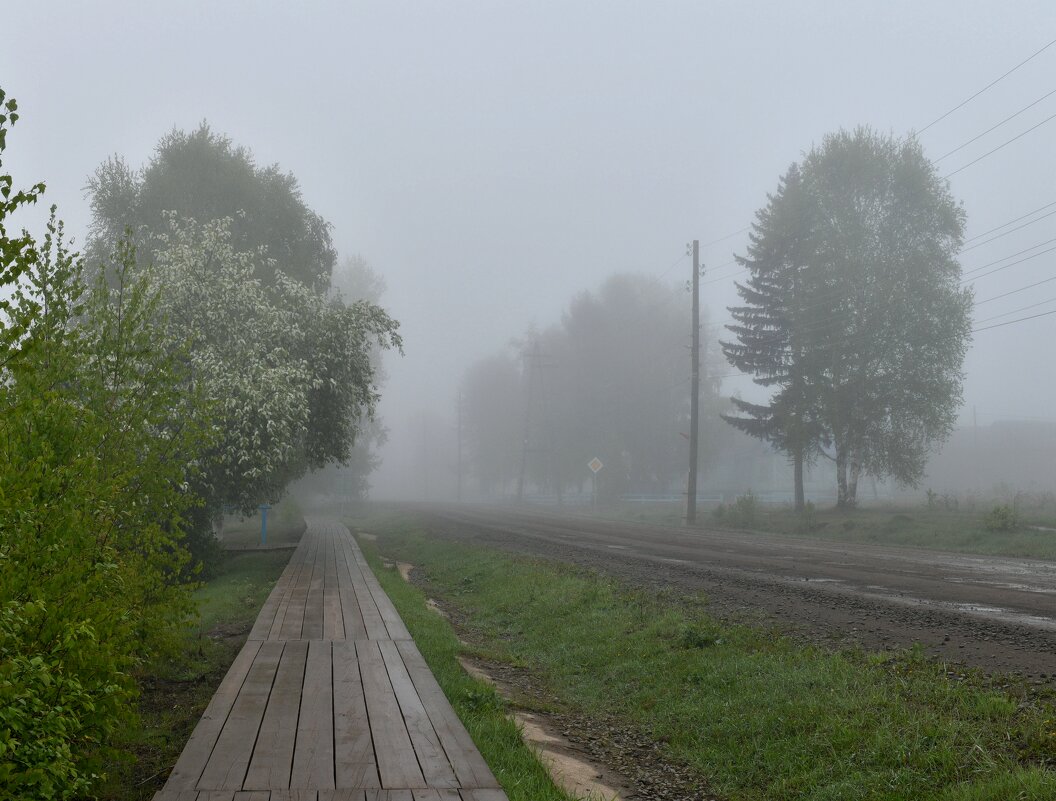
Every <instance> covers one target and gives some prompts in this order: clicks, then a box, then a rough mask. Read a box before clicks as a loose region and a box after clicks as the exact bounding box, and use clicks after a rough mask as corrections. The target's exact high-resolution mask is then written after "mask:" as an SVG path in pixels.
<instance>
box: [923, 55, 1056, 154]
mask: <svg viewBox="0 0 1056 801" xmlns="http://www.w3.org/2000/svg"><path fill="white" fill-rule="evenodd" d="M1053 45H1056V39H1053V40H1052V41H1051V42H1049V43H1048V44H1046V45H1044V46H1043V47H1041V48H1040V49H1038V50H1035V51H1034V52H1033V53H1031V54H1030V55H1029V56H1027V57H1026V58H1025V59H1023V60H1022V61H1021V62H1019V63H1018V64H1016V66H1014V67H1013V68H1012V69H1010V70H1009V71H1008V72H1006V73H1004V74H1002V75H1000V76H999V77H997V78H995V79H994V80H992V81H990V83H988V84H987V85H986V86H984V87H983V88H982V89H980V90H979V91H978V92H976V93H975V94H973V95H972V96H971V97H968V98H965V99H964V100H962V101H961V102H960V103H958V104H957V105H956V106H954V107H953V108H951V109H950V110H949V111H947V112H945V113H943V114H940V115H939V116H938V117H936V118H935V119H933V120H932V121H931V122H929V123H928V124H927V125H925V126H924V127H923V128H921V129H920V130H919V131H917V133H918V134H922V133H924V132H925V131H926V130H928V129H929V128H931V127H932V126H933V125H937V124H938V123H940V122H942V121H943V120H944V119H946V118H947V117H949V116H950V115H951V114H953V112H955V111H957V110H958V109H961V108H964V107H965V106H966V105H968V104H969V103H971V102H972V101H973V100H975V99H976V98H977V97H979V95H981V94H983V93H984V92H986V91H988V90H990V89H992V88H993V87H994V86H996V85H997V84H999V83H1001V81H1003V80H1004V79H1005V78H1007V77H1008V76H1009V75H1011V74H1012V73H1014V72H1015V71H1016V70H1018V69H1019V68H1020V67H1022V66H1024V65H1026V64H1028V63H1029V62H1031V61H1033V60H1034V59H1035V58H1037V57H1038V56H1040V55H1041V54H1042V53H1044V52H1045V51H1046V50H1048V49H1049V48H1050V47H1052V46H1053Z"/></svg>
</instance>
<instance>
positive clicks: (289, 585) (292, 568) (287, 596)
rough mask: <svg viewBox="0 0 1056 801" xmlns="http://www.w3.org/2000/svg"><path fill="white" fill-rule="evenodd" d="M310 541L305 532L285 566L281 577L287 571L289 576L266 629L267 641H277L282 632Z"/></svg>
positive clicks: (310, 538)
mask: <svg viewBox="0 0 1056 801" xmlns="http://www.w3.org/2000/svg"><path fill="white" fill-rule="evenodd" d="M312 540H313V538H312V537H310V536H308V532H305V536H304V537H302V538H301V544H300V545H298V546H297V550H296V551H294V552H293V558H292V559H290V564H289V565H287V567H286V570H284V571H283V576H286V573H287V571H288V572H289V576H288V578H287V581H286V586H285V589H284V590H283V593H282V597H281V598H280V599H279V604H278V606H277V608H276V609H275V617H274V618H273V619H272V621H271V628H269V629H268V636H267V639H269V640H277V639H279V634H280V632H281V630H282V623H283V621H284V620H285V619H286V611H287V610H288V609H289V607H290V600H291V599H292V598H293V589H294V585H295V584H296V582H297V577H298V576H299V575H300V574H301V570H302V569H303V568H304V563H305V561H306V559H307V557H308V552H309V549H310V548H311V545H312Z"/></svg>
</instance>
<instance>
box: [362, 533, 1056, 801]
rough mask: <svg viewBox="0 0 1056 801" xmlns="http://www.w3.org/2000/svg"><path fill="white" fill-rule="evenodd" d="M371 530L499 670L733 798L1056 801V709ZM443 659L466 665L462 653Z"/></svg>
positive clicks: (488, 553) (918, 660)
mask: <svg viewBox="0 0 1056 801" xmlns="http://www.w3.org/2000/svg"><path fill="white" fill-rule="evenodd" d="M370 531H372V532H373V533H375V534H377V535H378V536H379V540H378V547H379V548H380V550H381V552H382V553H384V554H385V555H386V556H388V557H390V558H392V559H399V560H401V561H406V562H410V563H412V564H415V565H417V566H419V567H421V568H422V569H423V570H424V573H425V576H426V580H427V582H428V587H427V589H428V592H430V593H431V594H432V595H434V597H438V598H442V599H443V600H444V601H445V602H447V603H449V604H451V605H453V606H454V607H455V608H457V609H459V610H460V611H461V612H462V613H463V614H464V615H465V616H466V617H465V620H466V621H467V624H466V625H468V626H469V627H471V629H472V632H473V636H474V638H475V639H477V640H479V641H480V642H481V643H483V647H484V648H486V649H487V652H488V655H489V656H490V658H494V659H501V660H505V661H507V662H509V663H511V664H516V665H520V666H524V667H526V668H528V669H530V670H531V671H533V672H534V673H535V675H536V676H537V677H539V679H540V680H541V681H543V682H544V683H545V686H546V687H547V688H548V690H549V691H550V692H551V693H553V695H554V696H555V698H557V699H558V700H559V701H560V702H562V703H565V704H567V705H569V706H570V707H571V708H573V709H577V710H580V711H582V712H585V713H586V714H594V715H604V714H616V715H617V716H618V717H620V718H621V719H623V720H624V721H625V722H626V723H628V724H629V725H631V726H633V727H635V728H637V729H638V730H640V731H642V732H645V733H647V734H649V735H650V736H651V737H653V738H654V739H655V740H656V741H658V742H660V743H663V744H664V748H665V750H666V752H667V753H668V755H669V756H670V757H671V758H673V759H675V760H677V761H680V762H683V763H686V764H688V765H690V766H691V767H693V768H694V769H695V770H696V771H697V773H698V774H699V776H700V777H701V778H702V780H704V781H706V782H707V783H708V784H709V785H710V786H711V787H712V788H713V789H714V790H715V791H717V792H718V793H720V794H721V795H723V796H724V797H726V798H729V799H731V801H741V800H742V799H744V800H747V799H766V800H767V801H770V800H773V801H777V800H780V801H792V800H793V799H795V800H796V801H800V799H813V800H815V801H823V800H824V801H834V800H835V799H854V800H855V801H864V800H866V799H869V800H870V801H874V800H875V801H879V800H881V799H883V800H884V801H896V800H897V801H903V800H905V799H913V800H914V801H918V800H919V801H926V800H928V799H934V800H935V801H991V800H992V801H997V800H998V799H1001V801H1006V799H1008V800H1009V801H1011V799H1027V800H1029V801H1043V800H1045V799H1047V800H1048V801H1051V799H1054V798H1056V772H1054V771H1053V768H1052V766H1053V765H1054V764H1056V710H1054V709H1053V708H1052V707H1051V706H1049V705H1045V704H1043V703H1042V702H1039V701H1031V700H1029V698H1028V697H1027V696H1026V694H1025V693H1024V694H1023V696H1022V697H1019V696H1017V695H1016V694H1014V693H1011V692H1010V693H1003V692H995V691H991V690H988V689H986V688H985V687H983V686H982V685H981V683H973V682H971V681H968V682H956V681H953V680H950V679H948V678H947V677H946V674H945V672H944V670H943V668H942V666H941V665H936V664H933V663H931V662H929V661H927V660H926V659H925V658H924V657H923V656H922V654H921V653H920V652H910V653H905V654H900V655H897V656H892V655H879V654H867V653H861V652H840V653H833V652H829V651H825V650H822V649H819V648H813V647H805V646H803V645H801V644H796V643H794V642H792V641H790V640H788V639H786V638H783V637H781V636H778V635H776V634H775V633H774V632H771V631H766V630H761V629H756V628H750V627H744V626H736V627H731V626H727V625H723V624H720V623H719V622H717V621H716V620H714V619H712V618H711V617H709V616H708V614H707V604H706V601H705V600H704V599H702V598H693V597H685V596H676V595H663V594H656V593H653V592H644V591H637V590H632V589H629V588H627V587H625V586H622V585H620V584H618V583H616V582H615V581H612V580H609V579H607V578H604V577H601V576H598V575H595V574H592V573H585V572H583V571H580V570H577V569H573V568H570V567H567V566H564V565H560V564H556V563H551V562H546V561H541V560H531V559H527V558H523V557H515V556H512V555H509V554H507V553H504V552H499V551H496V550H491V549H485V548H479V547H470V546H465V545H459V544H453V543H450V542H440V541H436V540H434V539H430V538H428V537H427V536H425V535H424V534H423V533H422V532H421V530H419V529H418V528H417V527H416V524H414V523H413V522H411V521H408V520H403V521H400V520H399V519H395V520H389V521H388V522H380V521H376V522H374V523H372V524H371V528H370ZM379 572H380V573H381V575H382V576H383V577H384V579H385V583H386V589H387V590H388V591H390V593H391V594H392V595H393V596H395V597H401V590H400V589H399V588H398V584H399V582H398V579H396V577H395V574H394V573H392V572H391V571H388V572H386V571H384V570H382V571H379ZM402 592H411V590H410V589H405V590H402ZM415 592H416V591H415ZM415 597H416V599H417V598H418V597H419V596H415ZM404 603H406V601H404ZM402 612H403V609H402V608H401V613H402ZM427 614H428V613H427V612H425V611H420V612H419V616H423V615H427ZM433 624H434V625H437V624H435V621H434V622H433ZM417 636H418V634H417V633H416V637H417ZM444 647H445V649H447V652H448V653H449V654H450V656H449V657H448V658H450V659H453V653H454V652H455V651H456V650H457V645H456V644H455V643H454V641H453V640H448V641H447V643H446V645H445V646H444ZM434 669H439V666H437V668H434Z"/></svg>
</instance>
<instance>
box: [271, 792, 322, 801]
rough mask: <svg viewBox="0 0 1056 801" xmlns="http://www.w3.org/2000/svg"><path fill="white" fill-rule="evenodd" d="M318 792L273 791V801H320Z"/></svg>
mask: <svg viewBox="0 0 1056 801" xmlns="http://www.w3.org/2000/svg"><path fill="white" fill-rule="evenodd" d="M318 799H319V791H318V790H303V789H290V790H272V791H271V801H318Z"/></svg>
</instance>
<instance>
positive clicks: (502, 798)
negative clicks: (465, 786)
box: [459, 787, 510, 801]
mask: <svg viewBox="0 0 1056 801" xmlns="http://www.w3.org/2000/svg"><path fill="white" fill-rule="evenodd" d="M459 794H460V795H461V796H462V801H510V799H509V798H507V797H506V793H504V792H503V791H502V790H497V789H494V788H491V787H486V788H482V789H478V790H462V791H461V792H460V793H459Z"/></svg>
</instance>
